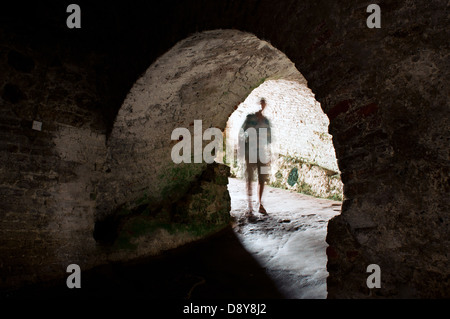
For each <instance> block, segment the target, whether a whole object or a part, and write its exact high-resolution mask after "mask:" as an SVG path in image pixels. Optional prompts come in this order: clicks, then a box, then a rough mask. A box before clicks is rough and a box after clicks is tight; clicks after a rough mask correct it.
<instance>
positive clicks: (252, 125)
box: [239, 98, 271, 217]
mask: <svg viewBox="0 0 450 319" xmlns="http://www.w3.org/2000/svg"><path fill="white" fill-rule="evenodd" d="M260 104H261V110H260V111H258V112H256V113H252V114H249V115H247V117H246V119H245V121H244V124H243V125H242V128H241V131H240V135H239V142H240V143H239V145H240V152H241V156H242V155H243V156H244V157H245V176H246V181H247V198H248V210H247V212H246V216H247V217H252V216H253V207H252V181H253V176H254V171H255V170H256V174H257V177H258V204H259V209H258V211H259V213H261V214H263V215H267V212H266V210H265V208H264V206H263V205H262V201H261V199H262V195H263V192H264V183H265V182H266V181H267V179H268V174H269V165H270V163H269V159H270V149H269V144H270V142H271V130H270V122H269V120H268V119H267V118H266V117H265V116H264V115H263V112H264V109H265V107H266V100H265V99H264V98H262V99H261V100H260ZM242 148H244V149H245V151H244V152H242V151H243V150H242Z"/></svg>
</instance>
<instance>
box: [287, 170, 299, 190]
mask: <svg viewBox="0 0 450 319" xmlns="http://www.w3.org/2000/svg"><path fill="white" fill-rule="evenodd" d="M297 180H298V169H297V167H294V168H293V169H292V170H291V172H290V173H289V176H288V180H287V183H288V184H289V185H290V186H294V185H295V183H297Z"/></svg>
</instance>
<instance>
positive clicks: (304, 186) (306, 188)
mask: <svg viewBox="0 0 450 319" xmlns="http://www.w3.org/2000/svg"><path fill="white" fill-rule="evenodd" d="M297 191H298V192H299V193H302V194H305V195H311V196H316V194H315V193H314V191H313V190H312V187H311V185H309V184H308V183H306V182H304V181H301V182H300V183H299V185H298V188H297Z"/></svg>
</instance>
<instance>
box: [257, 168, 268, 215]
mask: <svg viewBox="0 0 450 319" xmlns="http://www.w3.org/2000/svg"><path fill="white" fill-rule="evenodd" d="M266 179H267V174H263V173H261V165H258V202H259V212H260V213H261V214H264V215H267V212H266V209H265V208H264V206H263V204H262V195H263V193H264V184H265V182H266Z"/></svg>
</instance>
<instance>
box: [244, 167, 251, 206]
mask: <svg viewBox="0 0 450 319" xmlns="http://www.w3.org/2000/svg"><path fill="white" fill-rule="evenodd" d="M245 173H246V180H247V200H248V212H247V213H249V214H251V213H252V211H253V208H252V181H253V166H252V165H251V164H250V163H248V162H247V163H246V172H245Z"/></svg>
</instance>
